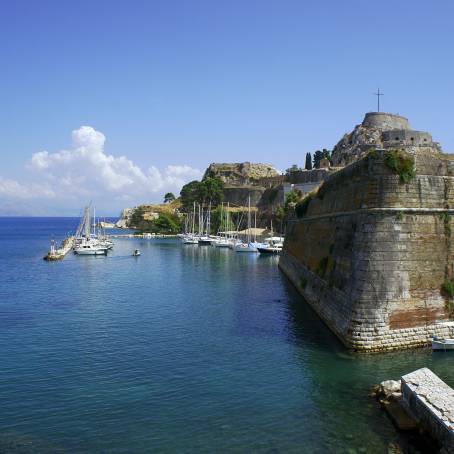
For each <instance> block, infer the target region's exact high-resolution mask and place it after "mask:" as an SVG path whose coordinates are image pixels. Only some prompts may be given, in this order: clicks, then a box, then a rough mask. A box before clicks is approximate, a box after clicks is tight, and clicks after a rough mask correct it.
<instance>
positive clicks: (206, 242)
mask: <svg viewBox="0 0 454 454" xmlns="http://www.w3.org/2000/svg"><path fill="white" fill-rule="evenodd" d="M201 220H202V230H201V236H200V238H199V241H198V243H199V246H211V243H212V242H213V238H211V237H210V229H211V201H210V204H209V206H208V210H207V213H206V222H205V221H204V220H203V208H202V216H201ZM203 226H206V231H205V234H203Z"/></svg>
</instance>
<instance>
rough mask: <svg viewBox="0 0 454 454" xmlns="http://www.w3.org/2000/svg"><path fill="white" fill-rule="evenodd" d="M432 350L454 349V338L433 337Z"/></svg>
mask: <svg viewBox="0 0 454 454" xmlns="http://www.w3.org/2000/svg"><path fill="white" fill-rule="evenodd" d="M432 350H454V339H439V338H438V337H436V336H434V337H433V338H432Z"/></svg>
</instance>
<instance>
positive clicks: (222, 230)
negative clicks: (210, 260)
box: [214, 203, 231, 248]
mask: <svg viewBox="0 0 454 454" xmlns="http://www.w3.org/2000/svg"><path fill="white" fill-rule="evenodd" d="M227 225H228V211H226V210H224V203H222V205H221V222H220V225H219V232H218V240H217V241H216V242H215V243H214V245H215V246H216V247H222V248H228V247H230V244H231V242H230V240H229V239H228V238H227V233H226V231H227Z"/></svg>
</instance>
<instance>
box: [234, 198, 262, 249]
mask: <svg viewBox="0 0 454 454" xmlns="http://www.w3.org/2000/svg"><path fill="white" fill-rule="evenodd" d="M233 249H234V250H235V251H236V252H257V247H256V246H254V244H253V243H251V196H249V197H248V214H247V242H246V243H243V242H241V243H238V244H236V245H235V246H234V248H233Z"/></svg>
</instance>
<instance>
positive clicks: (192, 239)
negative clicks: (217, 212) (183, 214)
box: [181, 202, 199, 244]
mask: <svg viewBox="0 0 454 454" xmlns="http://www.w3.org/2000/svg"><path fill="white" fill-rule="evenodd" d="M181 241H182V243H183V244H198V243H199V239H198V238H197V235H196V233H195V202H194V209H193V212H192V226H191V232H190V233H186V235H183V238H182V240H181Z"/></svg>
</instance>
